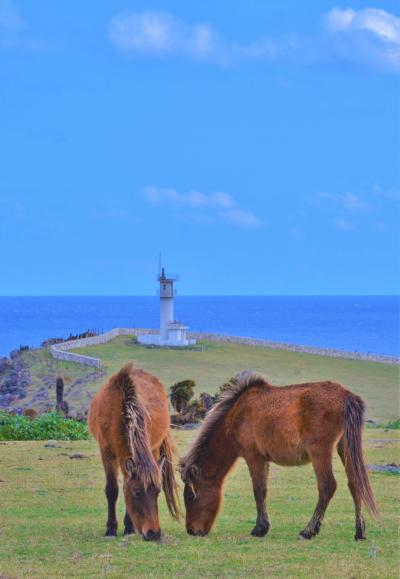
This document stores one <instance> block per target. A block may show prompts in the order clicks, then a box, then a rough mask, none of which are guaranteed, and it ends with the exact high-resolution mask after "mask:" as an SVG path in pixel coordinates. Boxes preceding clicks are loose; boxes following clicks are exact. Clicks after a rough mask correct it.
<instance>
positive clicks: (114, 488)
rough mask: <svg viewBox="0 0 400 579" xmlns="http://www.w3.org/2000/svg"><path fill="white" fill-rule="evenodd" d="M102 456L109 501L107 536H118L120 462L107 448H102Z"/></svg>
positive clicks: (106, 492)
mask: <svg viewBox="0 0 400 579" xmlns="http://www.w3.org/2000/svg"><path fill="white" fill-rule="evenodd" d="M101 458H102V460H103V465H104V471H105V474H106V486H105V489H104V491H105V494H106V497H107V503H108V518H107V524H106V537H116V536H117V528H118V521H117V513H116V508H115V506H116V504H117V498H118V463H117V460H116V457H115V456H114V455H113V454H112V453H111V452H110V451H107V450H102V452H101Z"/></svg>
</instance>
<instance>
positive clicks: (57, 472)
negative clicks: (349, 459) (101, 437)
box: [0, 429, 400, 579]
mask: <svg viewBox="0 0 400 579" xmlns="http://www.w3.org/2000/svg"><path fill="white" fill-rule="evenodd" d="M174 435H175V438H176V441H177V445H178V448H179V451H180V453H183V452H184V451H185V449H187V447H188V445H189V444H190V442H191V440H192V439H193V437H194V436H195V433H194V432H179V433H174ZM365 436H366V441H365V446H366V452H367V459H368V462H369V463H374V464H386V463H392V462H395V463H399V462H400V456H399V448H400V444H399V441H400V433H399V432H397V431H390V432H385V431H383V430H379V429H371V430H367V431H366V432H365ZM0 444H1V447H0V479H1V482H0V501H1V503H0V504H1V517H0V537H1V540H0V576H1V577H9V578H11V577H13V578H15V577H19V578H23V577H43V578H50V577H51V578H57V577H81V578H85V579H86V578H88V577H96V578H97V577H115V578H117V577H118V578H119V577H121V578H123V577H157V578H159V577H263V576H274V577H304V578H308V577H357V578H364V577H397V576H398V568H399V554H398V545H399V543H398V527H399V523H400V520H399V490H400V477H395V476H390V475H386V474H385V473H370V478H371V482H372V485H373V487H374V490H375V494H376V498H377V502H378V506H379V508H380V511H381V515H382V517H381V519H380V520H378V521H371V519H370V518H369V517H367V535H368V540H367V541H365V542H361V543H356V542H355V541H354V540H353V535H354V516H353V504H352V500H351V497H350V494H349V492H348V490H347V486H346V479H345V475H344V471H343V467H342V465H341V464H340V461H338V460H337V459H336V458H335V465H334V466H335V473H336V478H337V480H338V490H337V492H336V495H335V496H334V498H333V500H332V502H331V504H330V506H329V509H328V512H327V515H326V518H325V522H324V524H323V526H322V530H321V533H320V535H319V536H318V537H317V538H316V539H314V540H313V541H310V542H304V541H298V540H297V533H298V531H299V530H300V529H301V528H303V526H304V525H305V523H306V522H307V521H308V519H309V517H310V516H311V513H312V511H313V508H314V506H315V502H316V496H317V494H316V488H315V486H316V485H315V479H314V475H313V472H312V469H311V467H310V466H305V467H299V468H282V467H277V466H274V465H273V466H272V469H271V477H270V484H269V496H268V511H269V514H270V517H271V520H272V529H271V531H270V534H269V535H268V537H266V538H263V539H256V538H253V537H251V536H250V534H249V533H250V530H251V528H252V526H253V524H254V519H255V505H254V500H253V497H252V489H251V483H250V477H249V474H248V471H247V469H246V467H245V465H244V464H243V463H240V464H239V466H238V468H236V469H235V471H234V472H233V473H232V474H231V475H230V477H229V479H228V481H227V484H226V487H225V498H224V505H223V509H222V511H221V513H220V516H219V518H218V520H217V524H216V526H215V528H214V530H213V532H212V533H211V534H210V535H209V536H208V537H205V538H200V537H190V536H189V535H187V534H186V532H185V529H184V526H183V525H180V524H178V523H175V522H174V521H172V520H171V519H170V517H169V516H168V514H167V509H166V506H165V503H164V499H163V498H162V500H160V519H161V524H162V528H163V540H162V542H161V543H160V544H154V543H145V542H144V541H142V540H141V539H140V538H139V537H137V536H133V537H131V538H129V539H128V540H125V539H124V538H123V537H122V534H120V535H119V536H118V538H116V539H106V538H104V537H103V532H104V527H105V518H106V502H105V498H104V494H103V486H104V478H103V477H104V475H103V470H102V466H101V462H100V457H99V453H98V450H97V447H96V445H95V443H94V441H93V440H88V441H79V442H60V443H59V446H58V447H57V448H45V447H44V443H43V442H7V443H0ZM77 452H79V453H82V454H84V455H85V457H86V458H82V459H81V460H72V459H71V458H70V455H71V454H73V453H77ZM121 494H122V491H121ZM118 511H119V518H120V523H121V527H122V513H123V503H122V500H121V499H120V500H119V503H118Z"/></svg>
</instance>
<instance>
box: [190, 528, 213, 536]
mask: <svg viewBox="0 0 400 579" xmlns="http://www.w3.org/2000/svg"><path fill="white" fill-rule="evenodd" d="M186 530H187V532H188V533H189V535H193V537H205V536H206V535H208V531H201V530H199V531H193V529H192V528H190V527H186Z"/></svg>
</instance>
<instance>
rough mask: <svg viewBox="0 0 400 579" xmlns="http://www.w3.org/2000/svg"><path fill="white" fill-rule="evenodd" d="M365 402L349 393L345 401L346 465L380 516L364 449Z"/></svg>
mask: <svg viewBox="0 0 400 579" xmlns="http://www.w3.org/2000/svg"><path fill="white" fill-rule="evenodd" d="M364 412H365V404H364V402H363V400H362V399H361V398H359V396H355V395H354V394H349V395H348V396H347V398H346V400H345V403H344V440H345V444H344V456H345V466H346V467H350V469H349V470H351V473H352V483H353V484H354V485H355V487H356V490H357V491H358V493H359V495H360V497H361V500H362V501H363V503H364V504H365V506H366V507H367V509H368V510H369V512H370V513H371V515H373V516H378V515H379V513H378V509H377V506H376V503H375V498H374V493H373V492H372V488H371V485H370V483H369V480H368V473H367V469H366V466H365V462H364V456H363V450H362V429H363V424H364Z"/></svg>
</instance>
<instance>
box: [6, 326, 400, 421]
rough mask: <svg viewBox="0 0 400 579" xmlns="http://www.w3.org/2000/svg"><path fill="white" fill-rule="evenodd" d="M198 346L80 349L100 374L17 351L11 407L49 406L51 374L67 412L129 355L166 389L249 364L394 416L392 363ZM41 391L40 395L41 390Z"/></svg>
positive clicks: (44, 354) (216, 380) (207, 387)
mask: <svg viewBox="0 0 400 579" xmlns="http://www.w3.org/2000/svg"><path fill="white" fill-rule="evenodd" d="M201 346H202V347H203V348H204V350H203V351H200V350H176V349H156V348H145V347H143V346H140V345H138V344H137V343H135V340H134V339H132V338H131V337H129V336H121V337H119V338H116V339H115V340H112V341H110V342H108V343H107V344H102V345H99V346H93V347H90V348H81V349H79V350H76V351H77V352H79V353H82V354H87V355H92V356H96V357H100V358H101V359H102V360H103V362H104V364H105V366H104V370H105V372H103V373H101V372H98V371H96V369H94V368H90V367H89V366H81V365H79V364H75V363H72V362H61V361H58V360H55V359H54V358H52V357H51V355H50V352H49V351H48V350H45V349H41V350H32V351H30V352H23V353H22V361H23V363H24V364H25V365H26V367H27V368H29V371H30V373H31V377H32V383H31V386H30V387H29V388H28V389H27V391H26V396H25V398H24V399H22V400H18V399H17V400H16V401H15V403H14V405H15V406H24V407H30V406H33V407H34V408H37V409H39V410H42V411H43V410H45V409H46V408H48V407H50V408H54V405H55V379H56V377H57V375H58V374H61V375H62V376H63V377H64V380H65V399H66V400H67V401H68V404H69V406H70V410H71V413H72V414H75V413H77V412H83V411H84V410H85V409H87V407H88V405H89V402H90V398H91V396H92V395H93V394H94V393H95V392H96V391H97V390H98V388H99V387H100V385H101V384H102V383H103V382H104V381H105V379H106V378H107V376H109V375H111V374H112V373H114V372H115V371H116V370H118V369H119V368H120V367H121V366H122V365H123V364H125V363H126V362H127V361H128V360H133V361H134V362H135V364H136V365H137V366H138V367H141V368H144V369H145V370H148V371H149V372H152V373H154V374H155V375H156V376H158V377H159V378H160V379H161V380H162V382H163V383H164V385H165V386H166V388H167V389H168V388H169V386H171V385H172V384H173V383H174V382H177V381H179V380H184V379H186V378H191V379H194V380H195V381H196V384H197V387H196V391H197V392H196V395H198V394H200V393H201V392H210V393H213V392H216V391H217V390H218V388H219V386H220V385H221V384H223V383H224V382H226V380H227V379H228V378H230V377H231V376H233V375H234V374H235V373H236V372H238V371H241V370H245V369H252V370H255V371H258V372H262V373H264V374H265V375H266V376H267V378H268V379H269V380H270V381H271V382H272V383H273V384H278V385H283V384H288V383H295V382H307V381H312V380H327V379H329V380H336V381H338V382H340V383H342V384H344V385H346V386H347V387H348V388H350V389H351V390H353V391H354V392H355V393H357V394H360V395H361V396H363V398H364V399H365V400H366V402H367V405H368V408H367V414H368V417H369V418H371V419H373V420H375V421H378V422H385V421H387V420H392V419H396V418H398V416H399V382H400V378H399V371H400V367H399V366H396V365H394V364H382V363H378V362H369V361H363V360H347V359H344V358H331V357H328V356H317V355H313V354H305V353H298V352H288V351H284V350H271V349H268V348H260V347H255V346H246V345H242V344H222V343H215V342H208V343H207V342H203V343H201ZM41 393H42V394H43V396H42V397H41V396H40V394H41Z"/></svg>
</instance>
